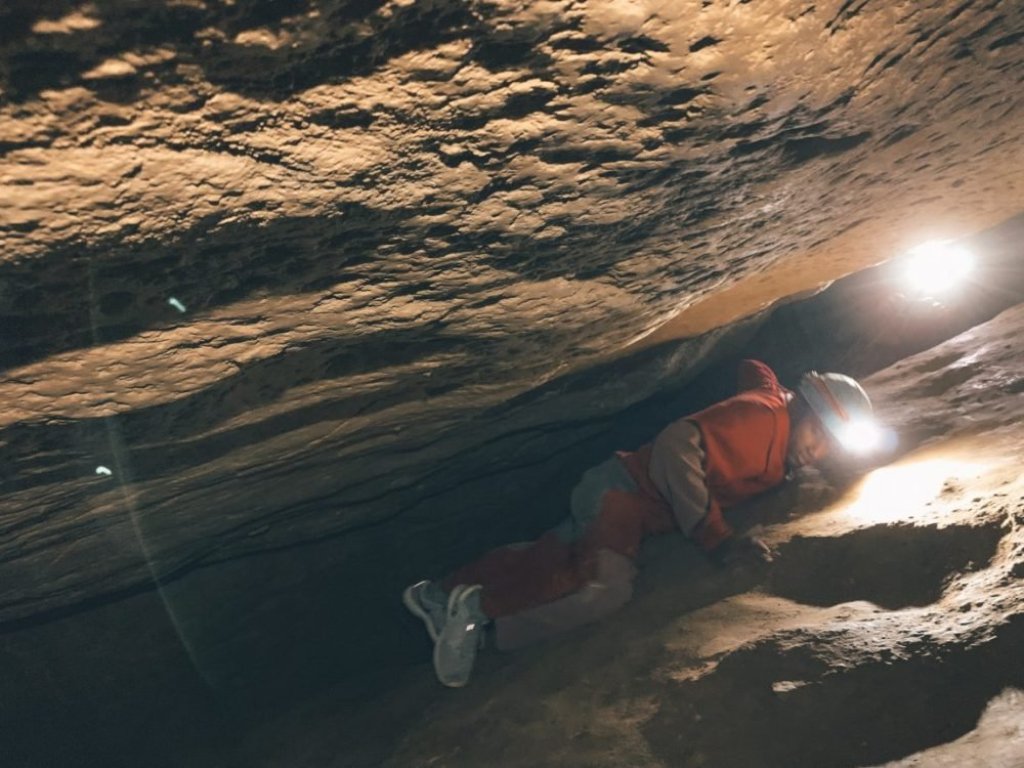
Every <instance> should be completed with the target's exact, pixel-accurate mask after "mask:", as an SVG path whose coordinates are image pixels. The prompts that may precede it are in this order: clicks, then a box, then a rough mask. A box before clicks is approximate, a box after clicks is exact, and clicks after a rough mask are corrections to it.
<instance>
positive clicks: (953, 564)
mask: <svg viewBox="0 0 1024 768" xmlns="http://www.w3.org/2000/svg"><path fill="white" fill-rule="evenodd" d="M1003 533H1004V531H1003V530H1002V529H1001V528H1000V526H999V525H998V524H992V525H987V526H968V525H950V526H947V527H945V528H936V527H934V526H913V525H881V526H875V527H873V528H866V529H863V530H860V531H855V532H853V533H848V534H846V535H845V536H839V537H824V538H804V537H797V538H795V539H793V540H792V541H790V542H788V543H787V544H785V545H783V546H782V547H781V552H780V554H781V557H780V558H779V562H778V563H776V564H775V565H774V567H773V568H772V570H771V576H770V578H769V580H768V587H767V589H768V591H769V592H770V593H771V594H773V595H778V596H779V597H785V598H787V599H789V600H795V601H796V602H798V603H804V604H806V605H819V606H830V605H837V604H839V603H846V602H851V601H853V600H867V601H868V602H871V603H874V604H875V605H878V606H880V607H882V608H885V609H887V610H898V609H900V608H907V607H910V606H923V605H930V604H931V603H934V602H935V601H936V600H938V599H939V597H941V596H942V591H943V587H944V586H945V583H946V580H947V579H949V578H951V577H952V576H955V575H956V574H958V573H963V572H966V571H973V570H978V569H981V568H984V567H985V566H986V565H987V564H988V563H989V561H990V560H991V559H992V557H993V555H995V552H996V547H997V546H998V545H999V540H1000V538H1001V537H1002V535H1003ZM809 574H813V576H810V577H809Z"/></svg>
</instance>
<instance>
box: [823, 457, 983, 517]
mask: <svg viewBox="0 0 1024 768" xmlns="http://www.w3.org/2000/svg"><path fill="white" fill-rule="evenodd" d="M985 468H986V465H985V464H982V463H978V462H975V461H964V460H960V459H957V458H946V457H938V458H928V459H917V460H913V459H911V460H908V461H904V462H902V463H900V464H893V465H890V466H888V467H881V468H879V469H876V470H874V471H872V472H871V473H870V474H868V475H867V476H866V477H865V478H864V480H863V481H862V482H861V484H860V486H859V487H858V488H857V490H856V496H855V497H854V499H853V500H852V501H851V502H849V503H848V504H846V505H844V507H845V508H844V509H843V513H844V515H848V516H850V517H853V518H855V519H857V520H861V521H865V522H871V523H881V522H893V521H895V520H901V519H910V518H913V517H919V516H920V515H921V514H922V513H927V514H936V513H937V508H936V509H931V510H929V509H928V506H927V505H928V503H929V502H932V501H934V500H935V499H937V498H939V497H940V495H941V493H942V489H943V487H944V486H945V485H946V483H948V482H949V481H951V480H957V479H962V478H964V476H965V475H974V474H977V473H978V472H980V471H982V470H984V469H985Z"/></svg>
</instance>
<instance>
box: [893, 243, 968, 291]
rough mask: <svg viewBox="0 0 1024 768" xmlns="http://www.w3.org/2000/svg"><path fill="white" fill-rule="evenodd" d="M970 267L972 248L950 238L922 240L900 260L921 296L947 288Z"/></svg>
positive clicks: (906, 274) (957, 281)
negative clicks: (969, 248) (969, 249)
mask: <svg viewBox="0 0 1024 768" xmlns="http://www.w3.org/2000/svg"><path fill="white" fill-rule="evenodd" d="M973 268H974V257H973V255H972V254H971V252H970V251H968V250H967V249H966V248H964V247H963V246H962V245H957V244H956V243H954V242H952V241H949V240H932V241H930V242H927V243H922V244H921V245H919V246H917V247H916V248H913V249H911V250H910V252H909V253H907V255H906V257H905V258H904V261H903V274H904V277H905V278H906V280H907V282H908V283H909V284H910V288H911V290H913V291H914V292H915V293H917V294H920V295H922V296H935V295H939V294H943V293H946V292H948V291H949V290H950V289H951V288H953V287H954V286H955V285H957V284H958V283H961V282H962V281H963V280H964V279H965V278H966V277H967V275H969V274H970V273H971V271H972V270H973Z"/></svg>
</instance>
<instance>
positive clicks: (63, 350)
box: [0, 0, 1024, 764]
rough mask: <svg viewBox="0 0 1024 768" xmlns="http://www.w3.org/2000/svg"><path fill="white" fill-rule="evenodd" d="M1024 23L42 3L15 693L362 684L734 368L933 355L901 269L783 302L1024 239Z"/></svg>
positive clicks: (724, 8) (12, 625)
mask: <svg viewBox="0 0 1024 768" xmlns="http://www.w3.org/2000/svg"><path fill="white" fill-rule="evenodd" d="M1022 39H1024V11H1022V9H1021V8H1020V7H1018V5H1017V4H1014V3H1005V2H998V1H995V0H989V1H988V2H982V1H980V0H979V1H978V2H972V1H971V0H964V2H957V3H951V2H939V0H928V1H926V2H897V3H884V4H883V3H869V2H851V1H850V0H842V1H840V0H833V1H832V2H827V3H820V2H818V3H810V2H796V1H792V2H786V1H785V0H758V1H757V2H744V1H743V0H740V1H738V2H731V1H730V2H727V1H725V0H722V1H721V2H719V1H718V0H714V1H712V0H702V1H699V2H698V1H697V0H694V1H692V2H691V1H690V0H680V1H679V2H658V3H656V2H649V1H647V0H644V1H641V2H625V0H586V1H584V0H544V1H543V2H514V1H512V0H507V1H502V2H497V1H495V2H486V1H485V0H360V1H358V2H345V1H344V0H323V2H313V0H284V1H282V2H276V1H275V2H271V1H270V0H256V1H254V2H228V0H223V1H222V2H218V1H215V0H166V2H158V3H151V4H142V5H141V6H140V4H138V3H134V2H131V1H130V0H96V2H91V3H76V2H69V1H68V0H36V1H35V2H26V0H12V2H7V3H4V4H3V7H2V8H0V90H2V93H0V180H2V184H3V188H4V190H5V193H6V194H4V195H3V196H2V197H0V368H2V372H0V398H2V401H3V403H4V406H5V407H4V408H3V411H2V413H0V447H2V450H3V455H4V459H5V461H3V462H0V485H2V487H0V663H2V664H3V667H4V671H5V672H7V673H8V674H6V676H5V677H6V679H7V680H9V681H11V682H10V683H9V689H10V690H11V691H13V694H11V695H8V696H7V697H6V698H5V699H3V700H0V713H2V714H3V715H4V716H5V717H6V718H13V717H15V715H16V714H17V716H18V717H25V718H28V719H27V720H26V721H21V720H17V721H15V722H26V723H31V722H34V718H35V717H36V716H37V715H38V717H41V718H44V719H45V718H48V717H50V716H51V714H52V717H53V718H54V719H53V723H58V722H60V723H63V724H64V725H62V726H60V727H61V728H66V727H68V726H67V724H68V723H72V724H73V727H72V730H73V729H74V728H80V729H81V733H80V734H78V736H75V735H74V733H71V731H66V732H67V733H71V736H69V742H68V743H69V744H78V743H79V741H80V740H82V739H84V740H85V741H89V739H90V738H95V737H94V736H93V735H92V734H94V733H118V734H121V731H122V730H129V731H132V732H133V733H134V732H138V733H140V734H150V735H152V734H154V733H155V732H156V731H158V730H159V728H157V727H156V726H155V725H154V723H153V722H152V718H151V717H149V716H148V715H144V714H143V713H142V711H141V710H139V711H136V709H138V708H137V707H136V706H134V705H133V704H132V703H131V702H132V701H133V699H132V696H136V698H135V699H134V701H136V702H137V701H140V700H149V699H152V698H153V697H154V695H155V694H154V693H153V691H161V692H166V705H167V706H168V707H172V702H177V703H176V704H173V706H176V707H178V708H179V709H180V710H181V712H184V713H188V712H191V711H193V709H195V708H194V707H193V702H194V701H195V697H197V696H198V697H200V698H201V697H202V696H203V695H204V694H203V693H202V691H206V690H208V689H211V688H212V689H213V690H217V691H224V690H238V689H244V690H248V689H249V688H250V687H253V686H254V684H255V682H256V681H258V683H259V684H258V685H256V686H255V687H258V688H260V689H261V690H262V691H264V694H266V693H267V692H268V691H269V695H270V696H273V695H275V694H276V693H278V692H280V691H282V690H285V689H288V690H290V689H291V688H293V687H298V688H309V687H316V686H318V685H319V686H322V685H324V684H326V683H333V682H337V681H338V680H341V679H344V680H346V684H347V685H348V688H347V690H359V686H358V685H357V684H356V682H355V680H354V678H356V677H358V676H359V675H360V674H362V673H363V672H365V671H367V670H369V669H371V668H373V667H374V664H378V663H380V664H381V666H382V667H383V668H384V670H385V671H387V670H388V669H393V668H396V667H400V666H401V664H402V663H404V662H408V661H409V660H410V659H413V658H418V656H417V654H419V652H420V650H421V649H420V648H419V647H418V646H417V645H416V644H415V643H414V642H412V641H410V640H409V639H408V638H406V637H405V636H404V635H403V634H402V633H400V632H398V631H396V628H397V627H401V626H402V624H401V622H402V621H403V620H404V619H403V617H402V615H401V609H400V606H397V605H395V604H393V601H392V602H387V600H386V599H385V598H387V596H389V595H392V594H393V593H394V591H395V588H396V587H398V586H400V585H401V584H403V583H404V582H405V581H406V580H408V579H410V578H412V577H414V576H419V575H422V574H432V573H437V572H441V571H443V570H445V569H446V568H448V567H450V566H452V565H454V564H456V563H458V562H460V561H462V560H464V559H465V558H466V557H468V556H470V555H472V554H474V553H477V552H479V551H480V550H481V549H483V548H485V547H487V546H490V545H493V544H496V543H500V542H504V541H510V540H514V539H517V538H526V537H529V536H532V535H534V534H535V533H536V532H537V531H538V530H541V529H542V528H543V527H544V526H545V525H547V524H548V523H550V522H551V521H552V520H553V519H555V518H557V516H558V515H559V514H560V511H561V508H560V505H561V500H562V499H563V498H564V495H565V492H566V490H567V488H568V487H569V486H570V485H571V483H572V482H573V480H574V478H575V476H576V474H577V473H578V471H579V470H580V469H581V468H583V467H585V466H587V464H589V463H591V462H592V461H593V460H594V459H596V458H599V457H601V456H602V455H604V454H605V453H606V452H607V451H608V450H610V449H612V448H615V447H625V446H627V445H629V444H636V443H637V442H639V441H641V440H643V439H645V438H646V437H649V436H650V434H651V432H652V431H653V430H654V429H656V428H657V426H659V425H660V424H661V423H663V422H664V421H665V417H666V414H668V413H671V412H676V413H678V412H679V411H678V409H679V408H681V407H689V406H692V405H693V404H694V403H695V402H697V401H699V400H700V398H705V399H706V398H710V397H711V396H712V395H713V394H714V393H715V392H716V391H717V390H715V389H714V386H713V385H708V386H707V387H704V385H699V386H697V388H696V390H685V391H683V393H682V394H680V392H681V391H682V390H680V387H681V386H682V385H683V384H685V383H687V382H690V381H691V380H693V379H694V377H695V376H697V374H698V373H700V372H703V371H706V370H711V369H713V368H714V367H715V365H716V364H719V363H722V362H724V361H725V360H726V359H727V358H728V357H729V356H730V355H732V354H733V353H735V352H736V351H737V350H741V349H744V348H745V345H750V344H754V345H755V348H756V349H757V350H758V353H759V354H762V356H764V357H767V358H771V362H773V364H776V365H777V366H779V367H780V370H783V372H784V373H788V374H789V375H792V374H793V373H794V372H795V371H796V370H797V364H798V362H800V363H803V362H808V363H809V364H813V365H820V366H824V365H825V364H826V363H829V362H830V363H832V364H834V365H842V366H843V367H845V368H847V369H848V370H851V371H854V372H858V373H859V372H867V371H870V370H875V369H877V368H878V367H880V366H881V365H883V364H886V363H888V362H892V361H893V360H895V359H896V358H897V357H898V356H899V355H900V354H905V353H906V352H907V351H908V350H912V349H918V348H920V347H921V346H922V345H923V343H924V342H922V339H923V338H924V337H928V338H929V339H930V340H929V341H928V343H934V341H936V340H937V337H933V336H934V333H933V331H932V330H929V329H928V328H925V329H924V330H922V328H921V326H922V325H924V326H928V325H929V324H933V323H935V317H934V316H933V315H928V316H927V317H926V318H925V319H924V320H919V319H915V318H913V317H909V316H908V315H907V314H906V313H905V312H904V310H903V309H899V308H894V305H891V304H885V303H884V302H880V301H879V300H878V298H877V297H878V294H877V293H876V292H875V293H873V292H870V291H868V292H862V293H857V294H856V295H857V296H859V297H860V298H859V300H861V301H862V302H863V303H862V304H860V305H858V307H857V313H856V317H855V318H854V319H853V320H852V321H851V316H852V314H853V313H848V314H846V315H844V313H843V310H842V308H841V307H842V304H841V302H839V303H837V302H833V303H831V304H829V303H827V301H826V300H825V299H822V301H823V302H825V303H823V304H821V305H820V306H819V307H818V309H815V310H814V311H813V312H812V313H810V314H800V313H799V312H797V313H795V314H789V315H787V314H785V312H784V311H782V310H780V311H779V312H778V313H776V314H775V315H773V316H772V317H773V318H774V320H773V322H774V323H775V324H774V325H772V324H771V322H769V315H768V314H767V313H764V312H762V313H761V314H757V313H758V312H761V311H762V310H764V309H765V308H766V307H767V306H769V305H770V304H772V303H773V302H775V301H777V300H779V299H782V298H784V297H786V296H789V295H791V294H794V293H796V292H799V291H805V290H816V289H818V288H819V287H821V286H822V285H823V284H825V283H826V282H828V281H830V280H833V279H835V278H837V277H840V276H842V275H846V274H849V273H851V272H853V271H855V270H858V269H860V268H862V267H865V266H868V265H872V264H877V263H879V262H881V261H883V260H884V259H887V258H889V257H891V256H893V255H895V254H898V253H900V252H901V251H902V250H904V249H905V248H906V247H907V246H909V245H912V244H915V243H917V242H918V241H920V240H922V239H925V238H930V237H937V236H949V237H961V236H964V235H967V234H970V233H974V232H980V231H982V230H985V229H987V228H989V227H992V226H993V225H995V224H997V223H999V222H1004V221H1006V220H1009V224H1008V225H1004V229H1003V230H992V231H997V232H1001V234H998V235H997V236H996V237H995V241H996V243H995V246H994V247H993V248H994V250H993V254H995V256H994V258H993V262H995V263H999V264H1002V265H1003V268H1004V269H1007V270H1009V268H1010V267H1011V266H1012V265H1013V264H1014V263H1019V251H1017V250H1015V248H1016V243H1017V242H1020V238H1019V236H1018V235H1019V233H1020V229H1021V227H1022V224H1024V222H1022V221H1021V220H1020V219H1019V218H1018V219H1013V218H1011V217H1014V216H1018V215H1019V214H1020V211H1021V202H1020V200H1021V198H1020V191H1019V183H1020V182H1019V179H1020V178H1022V171H1024V157H1022V149H1021V144H1020V141H1019V125H1020V121H1021V111H1020V106H1019V99H1018V98H1017V93H1018V92H1019V91H1020V87H1021V80H1022V79H1024V67H1022V58H1024V54H1022V49H1021V45H1020V43H1021V40H1022ZM1000 278H1001V276H1000V275H999V274H998V273H997V274H996V276H995V279H992V280H989V282H988V283H987V286H988V289H987V290H988V293H987V296H986V298H987V299H991V300H992V302H993V303H992V305H991V306H996V305H998V306H999V307H1002V306H1007V305H1009V304H1011V303H1013V302H1014V301H1016V300H1018V297H1019V295H1020V282H1019V273H1015V272H1012V271H1011V272H1010V274H1009V277H1008V279H1006V280H1005V281H1002V282H1000ZM1000 291H1002V294H1001V295H996V294H1000ZM823 296H824V294H823ZM829 301H830V300H829ZM988 306H989V305H988V304H986V307H988ZM984 311H988V310H987V309H985V310H984ZM992 311H995V310H992ZM991 313H992V312H991V311H989V312H988V314H989V315H991ZM967 315H970V312H967V313H966V315H964V318H966V317H967ZM743 317H747V318H748V319H747V320H744V321H742V322H740V323H738V324H735V325H730V323H731V321H733V320H736V319H737V318H743ZM862 317H863V318H865V319H861V318H862ZM964 318H957V319H956V322H960V321H961V320H963V319H964ZM979 318H980V315H979V316H977V317H975V316H973V315H971V316H970V318H968V319H970V321H971V322H977V321H978V319H979ZM869 320H870V321H871V322H868V321H869ZM950 322H951V323H953V324H955V323H954V322H953V321H952V320H951V321H950ZM872 323H874V324H872ZM816 324H817V328H818V332H817V334H816V336H817V337H816V338H812V337H814V336H815V333H813V332H812V331H813V329H814V327H815V326H816ZM936 327H937V326H936ZM880 328H884V329H885V335H886V338H884V339H879V338H877V337H879V336H881V335H883V334H882V332H881V331H880V330H879V329H880ZM821 329H828V330H827V332H826V333H827V334H830V338H831V339H832V340H834V341H835V343H834V344H832V345H831V347H832V348H831V349H830V348H829V346H830V345H829V344H827V343H825V344H824V346H822V343H823V342H827V341H828V339H823V338H822V333H821ZM702 334H703V335H702ZM922 334H923V335H922ZM929 334H931V335H932V336H929ZM872 335H873V336H875V337H876V338H875V339H874V341H873V343H871V344H867V345H866V346H865V345H864V344H862V342H863V340H864V339H865V338H867V337H871V336H872ZM904 335H905V336H906V339H903V338H901V336H904ZM684 337H685V338H688V339H689V340H688V341H684V342H682V343H679V342H678V340H679V339H680V338H684ZM858 339H859V340H861V341H857V340H858ZM662 342H664V344H661V345H660V346H657V344H659V343H662ZM855 342H856V343H855ZM857 344H861V346H857ZM794 349H799V351H800V354H799V355H798V356H793V354H792V353H793V351H794ZM627 352H630V353H634V352H635V353H636V354H632V355H630V356H625V353H627ZM787 365H788V366H790V367H789V368H785V366H787ZM937 370H938V369H937ZM943 370H944V369H943ZM943 375H948V376H950V377H952V379H956V378H957V377H958V376H960V375H965V374H964V373H963V372H962V371H959V370H957V371H956V372H952V373H945V374H943ZM937 386H938V385H937ZM972 541H973V539H972ZM922 546H925V544H922ZM154 585H156V587H157V588H156V589H154ZM388 599H389V598H388ZM339 606H343V609H341V610H339ZM139 669H145V670H149V673H148V674H140V673H139V672H138V670H139ZM357 673H359V674H357ZM350 678H351V679H350ZM97 691H112V692H118V693H115V694H112V696H114V697H115V698H116V697H117V696H120V695H121V692H123V693H124V698H125V700H124V701H120V702H118V703H112V702H111V701H105V702H104V708H102V711H100V709H97V710H95V711H91V712H90V713H89V714H88V716H87V717H85V719H82V717H83V716H82V712H81V711H80V708H81V707H83V706H84V707H85V708H86V709H89V706H90V705H89V702H91V701H92V700H93V699H94V698H95V697H96V696H97V695H105V694H97V693H96V692H97ZM129 692H133V693H131V694H129ZM81 702H86V703H85V704H84V705H83V704H82V703H81ZM195 711H197V712H198V711H201V710H195ZM39 713H46V714H39ZM196 717H197V718H199V719H202V718H201V717H199V716H198V715H196ZM91 718H94V719H91ZM83 723H85V724H83ZM125 723H131V724H134V725H133V726H132V727H131V728H127V727H126V726H125V725H124V724H125ZM27 727H28V726H27V725H26V728H27ZM54 727H57V726H56V725H55V726H54ZM166 727H167V729H168V733H167V734H165V736H166V738H167V740H168V743H173V731H174V728H173V727H172V726H170V725H167V726H166ZM16 730H17V729H16V728H12V729H10V730H9V731H8V732H14V731H16ZM75 733H77V732H75ZM79 737H80V739H79ZM122 738H125V737H123V735H119V736H118V737H117V738H114V739H113V743H116V744H119V745H120V747H121V748H123V749H126V750H128V751H129V752H131V750H132V749H134V748H135V747H133V746H132V744H135V742H129V741H124V742H121V741H120V739H122ZM152 738H153V739H156V738H157V737H156V736H152ZM76 739H79V741H76ZM138 739H140V740H141V741H139V742H138V744H137V745H136V746H138V749H140V750H142V752H141V753H140V754H143V755H144V758H145V759H146V760H148V761H150V763H151V764H152V762H153V760H154V759H155V758H154V755H153V750H152V749H151V748H149V749H148V751H147V750H146V749H143V746H142V744H143V742H144V741H145V738H144V737H143V736H141V735H140V736H138ZM154 743H156V742H154ZM150 747H151V745H150ZM98 749H99V752H97V756H96V757H95V763H96V764H108V761H107V760H106V757H105V752H104V749H105V748H98ZM115 751H116V747H115ZM72 753H73V754H75V755H77V756H78V757H77V758H76V759H78V760H79V762H82V761H88V760H91V759H93V758H91V757H89V756H88V755H86V754H85V753H84V752H82V753H79V752H74V751H73V752H72ZM133 754H134V753H133Z"/></svg>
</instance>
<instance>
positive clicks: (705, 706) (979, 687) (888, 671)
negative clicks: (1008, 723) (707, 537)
mask: <svg viewBox="0 0 1024 768" xmlns="http://www.w3.org/2000/svg"><path fill="white" fill-rule="evenodd" d="M1022 641H1024V622H1022V621H1020V617H1016V618H1014V619H1013V620H1012V621H1011V622H1009V623H1007V624H1006V625H1003V626H1002V627H1000V629H999V632H998V637H997V638H995V639H994V640H992V641H989V642H986V643H979V644H977V645H974V646H972V647H970V648H968V647H966V646H963V645H961V646H957V647H955V648H950V649H949V651H948V652H946V653H943V652H941V651H939V652H932V653H931V654H925V653H915V652H914V649H911V648H908V649H907V656H906V657H905V658H893V657H890V656H888V655H884V656H882V657H880V658H878V659H877V660H875V661H874V662H869V663H862V664H858V665H856V666H855V667H853V668H850V669H848V670H841V671H831V672H829V673H828V674H823V673H825V672H826V669H825V667H824V665H823V663H822V662H821V661H820V660H819V659H817V658H815V657H814V655H813V651H811V650H808V649H790V650H787V649H785V648H783V647H780V645H779V644H777V643H776V642H774V641H770V640H769V641H765V642H762V643H759V644H758V645H756V646H754V647H753V648H751V649H749V650H741V651H738V652H736V653H734V654H732V655H730V656H729V657H727V658H725V659H724V660H723V661H722V662H721V663H720V664H719V666H718V668H717V669H716V670H715V672H714V673H713V674H711V675H708V676H707V677H705V678H703V679H702V680H700V681H697V682H695V683H690V684H685V685H682V686H679V687H678V688H677V689H674V690H665V691H663V692H662V695H661V697H660V700H661V702H662V705H661V709H660V711H659V712H658V714H657V715H655V716H654V718H652V720H651V721H650V723H649V724H648V725H647V726H646V727H645V728H644V732H645V735H646V736H647V738H648V739H649V742H650V744H651V747H652V749H653V751H654V753H655V754H656V755H657V756H659V757H660V758H661V759H663V760H666V761H667V762H668V763H670V764H679V765H682V764H689V763H690V762H694V763H698V761H699V762H703V763H704V764H707V765H722V766H733V765H736V766H740V765H742V766H749V768H782V766H785V767H786V768H822V766H829V767H830V768H855V767H856V766H864V765H877V764H881V763H884V762H887V761H889V760H895V759H898V758H901V757H904V756H906V755H908V754H912V753H913V752H916V751H918V750H921V749H925V748H927V747H931V746H934V745H936V744H941V743H945V742H948V741H952V740H953V739H956V738H958V737H960V736H962V735H963V734H964V733H966V732H968V731H970V730H971V729H972V728H974V727H975V725H976V724H977V722H978V719H979V718H980V716H981V713H982V712H983V711H984V708H985V705H986V704H987V703H988V701H989V700H990V699H992V697H994V696H995V695H996V694H998V693H999V692H1000V691H1001V690H1003V689H1004V688H1005V687H1006V686H1012V685H1019V684H1020V683H1021V682H1022V681H1024V664H1022V662H1021V661H1020V658H1019V657H1020V654H1019V653H1017V652H1016V650H1015V649H1016V648H1017V647H1018V646H1019V644H1020V643H1021V642H1022ZM783 680H792V681H801V682H806V683H807V684H806V685H803V686H802V687H798V688H796V689H795V690H792V691H789V692H785V693H777V692H775V691H773V689H772V683H773V682H776V681H783ZM881 692H884V694H882V695H881V696H879V695H878V694H880V693H881ZM868 696H870V697H872V698H871V700H867V697H868ZM705 720H706V721H711V722H719V723H724V722H735V723H742V729H743V737H742V738H737V737H736V732H735V730H733V729H730V728H706V727H701V725H700V722H701V721H705Z"/></svg>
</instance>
